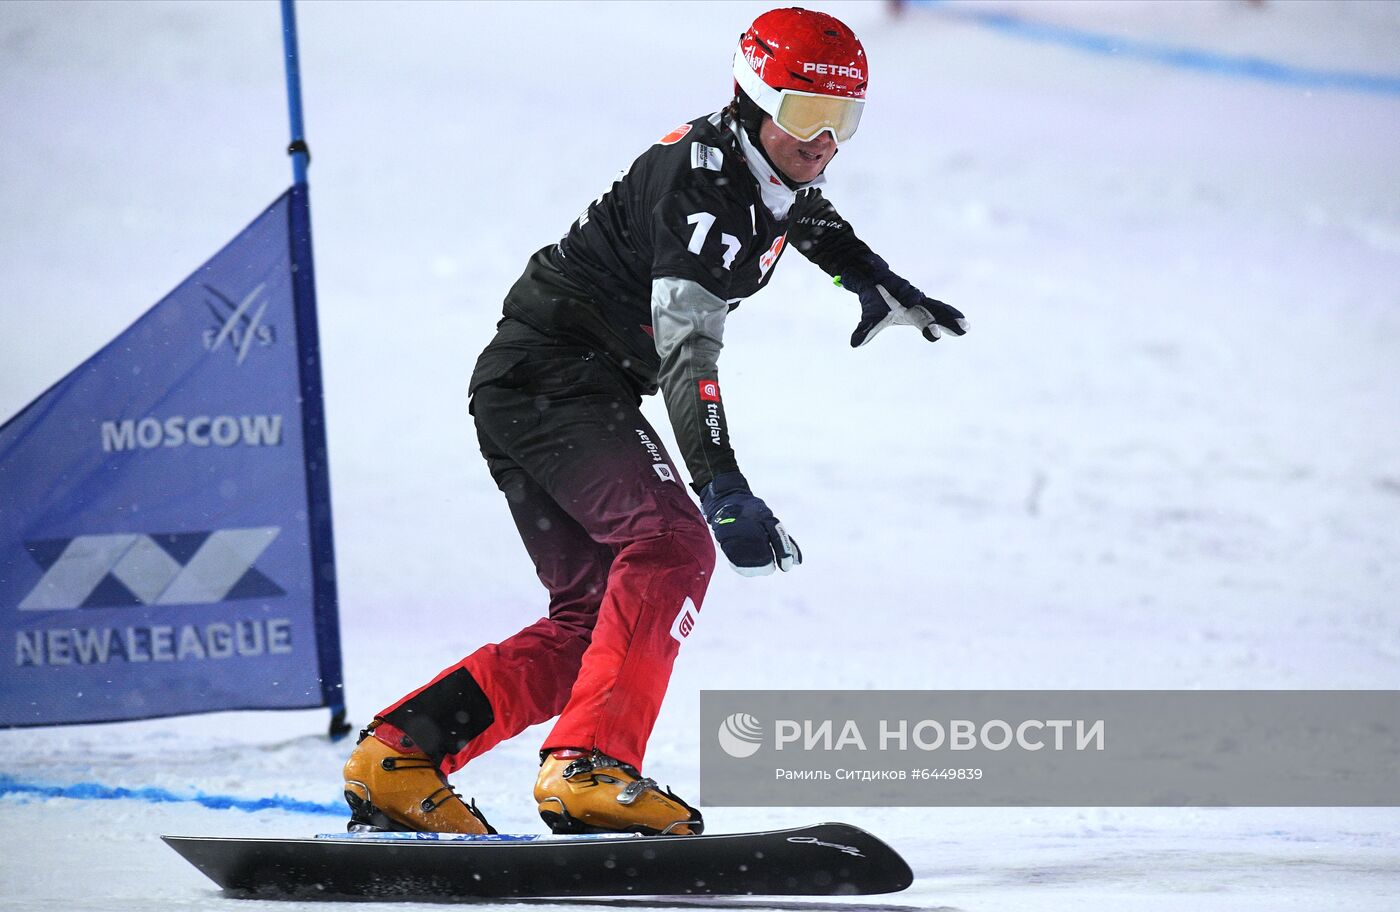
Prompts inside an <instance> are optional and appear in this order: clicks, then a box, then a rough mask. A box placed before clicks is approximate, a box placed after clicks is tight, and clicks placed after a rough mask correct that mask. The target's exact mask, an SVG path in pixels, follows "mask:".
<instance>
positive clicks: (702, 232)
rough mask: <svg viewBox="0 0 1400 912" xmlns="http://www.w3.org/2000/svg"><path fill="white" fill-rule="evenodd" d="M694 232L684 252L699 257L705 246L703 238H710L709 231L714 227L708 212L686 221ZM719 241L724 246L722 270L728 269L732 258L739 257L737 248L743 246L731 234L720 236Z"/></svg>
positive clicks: (732, 262) (698, 213) (732, 261)
mask: <svg viewBox="0 0 1400 912" xmlns="http://www.w3.org/2000/svg"><path fill="white" fill-rule="evenodd" d="M686 222H688V223H689V224H691V225H694V226H695V230H694V231H692V232H691V234H690V243H689V244H687V245H686V248H685V249H686V250H689V251H690V252H691V253H693V254H696V255H699V253H700V251H701V249H703V248H704V246H705V238H707V237H709V236H710V229H711V228H713V227H715V217H714V216H713V215H711V214H710V213H708V212H697V213H695V214H694V215H692V216H689V217H688V218H687V219H686ZM719 241H720V243H721V244H723V245H724V268H725V269H728V268H729V267H731V266H733V265H734V258H735V257H736V256H738V255H739V248H740V247H741V246H743V245H741V244H740V243H739V239H738V238H736V237H735V236H734V235H732V234H721V235H720V236H719Z"/></svg>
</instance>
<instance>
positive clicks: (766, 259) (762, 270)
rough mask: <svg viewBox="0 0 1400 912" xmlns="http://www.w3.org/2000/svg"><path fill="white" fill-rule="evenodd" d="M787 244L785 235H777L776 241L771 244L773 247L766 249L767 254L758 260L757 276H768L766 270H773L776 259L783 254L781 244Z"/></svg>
mask: <svg viewBox="0 0 1400 912" xmlns="http://www.w3.org/2000/svg"><path fill="white" fill-rule="evenodd" d="M785 243H787V234H786V233H784V234H780V235H778V239H777V240H776V241H774V242H773V246H772V247H769V248H768V252H767V253H765V254H764V255H763V256H761V257H759V258H758V274H759V275H760V276H766V275H768V270H770V269H772V268H773V264H774V263H776V262H778V257H780V256H782V254H783V244H785Z"/></svg>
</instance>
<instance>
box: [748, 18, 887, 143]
mask: <svg viewBox="0 0 1400 912" xmlns="http://www.w3.org/2000/svg"><path fill="white" fill-rule="evenodd" d="M868 80H869V75H868V69H867V67H866V61H865V48H863V47H861V44H860V39H859V38H857V37H856V33H855V32H853V31H851V30H850V28H849V27H847V26H846V24H845V23H843V22H842V21H841V20H839V19H837V18H836V17H834V16H828V15H827V14H826V13H816V12H813V11H811V10H805V9H801V8H798V7H789V8H788V9H776V10H770V11H769V12H766V13H764V14H763V15H762V16H759V17H758V18H757V19H755V20H754V23H753V25H751V26H749V30H748V31H747V32H745V33H744V34H743V35H742V36H740V38H739V50H738V51H737V52H736V53H735V55H734V82H735V87H736V89H737V90H738V91H742V92H743V93H744V94H745V95H747V96H748V97H749V98H750V99H751V100H752V101H753V102H754V103H755V104H757V105H758V106H759V107H760V108H762V109H763V110H764V111H765V112H767V113H768V115H769V116H771V117H772V118H773V122H774V123H776V124H777V125H778V126H779V127H780V128H782V129H783V130H784V131H785V132H787V133H789V134H791V135H792V136H795V137H796V138H798V139H800V140H804V141H806V140H810V139H815V138H816V137H818V136H820V135H821V134H822V132H823V131H829V132H830V133H831V135H832V136H833V137H835V139H836V141H837V142H838V143H839V142H845V141H846V140H848V139H850V138H851V137H852V136H853V135H855V132H856V127H857V126H858V125H859V124H860V113H861V110H862V109H863V108H864V107H865V87H866V84H867V82H868Z"/></svg>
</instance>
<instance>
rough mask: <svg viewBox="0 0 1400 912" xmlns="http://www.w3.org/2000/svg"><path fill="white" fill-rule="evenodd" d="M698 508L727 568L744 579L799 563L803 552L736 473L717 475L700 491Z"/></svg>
mask: <svg viewBox="0 0 1400 912" xmlns="http://www.w3.org/2000/svg"><path fill="white" fill-rule="evenodd" d="M700 506H701V508H702V509H703V510H704V511H705V519H706V521H708V522H709V524H710V528H711V529H712V530H714V533H715V541H717V542H719V546H720V548H721V550H723V551H724V556H725V557H726V558H727V559H728V560H729V565H730V566H731V567H733V568H734V569H735V570H737V571H739V572H740V573H742V574H743V575H744V576H765V575H767V574H769V573H772V572H773V567H774V566H775V565H776V566H777V567H779V568H781V569H782V570H784V571H787V570H791V569H792V568H793V567H796V566H797V565H798V564H800V563H802V549H801V548H799V547H797V542H795V541H793V540H792V539H791V538H789V537H788V534H787V532H785V531H784V530H783V524H782V523H780V522H778V518H777V517H776V516H774V515H773V511H772V510H770V509H768V505H767V504H766V503H764V502H763V501H761V500H759V499H758V498H757V497H754V496H753V493H752V492H751V491H749V483H748V482H747V481H745V480H744V476H743V475H741V474H739V473H738V472H723V473H721V474H719V475H716V476H715V477H714V479H712V480H711V481H710V483H709V484H707V485H705V487H704V490H702V491H701V492H700Z"/></svg>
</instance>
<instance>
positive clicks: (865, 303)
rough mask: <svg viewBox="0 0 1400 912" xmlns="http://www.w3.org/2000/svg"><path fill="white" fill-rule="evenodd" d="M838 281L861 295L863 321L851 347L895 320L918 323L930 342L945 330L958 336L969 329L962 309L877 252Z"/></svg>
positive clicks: (912, 323)
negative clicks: (910, 280) (925, 289)
mask: <svg viewBox="0 0 1400 912" xmlns="http://www.w3.org/2000/svg"><path fill="white" fill-rule="evenodd" d="M837 281H838V282H839V283H840V284H841V286H842V287H843V288H849V289H850V290H851V291H854V292H855V293H856V294H857V295H858V296H859V297H860V323H859V325H857V326H856V330H855V332H853V333H851V348H859V347H860V346H862V345H864V344H865V343H867V342H869V341H870V340H871V339H873V338H875V334H876V333H878V332H879V331H880V330H882V329H884V328H885V327H886V326H889V325H890V324H891V323H906V324H908V325H910V326H917V327H918V328H919V329H920V330H922V331H923V334H924V338H925V339H927V340H929V341H930V342H937V341H938V338H939V336H940V335H942V332H941V330H944V329H946V330H948V331H949V332H951V333H952V334H953V335H955V336H961V335H962V334H963V333H965V332H967V320H965V319H964V318H963V315H962V312H961V311H959V310H958V309H957V308H955V307H949V306H948V305H947V304H944V303H943V302H942V301H935V300H934V299H933V298H930V297H928V296H927V295H925V294H924V293H923V292H922V291H920V290H919V289H917V288H915V287H914V286H913V285H910V284H909V283H908V282H907V281H905V280H904V279H901V278H900V277H899V276H897V275H895V274H894V273H893V272H891V271H890V267H889V264H888V263H886V262H885V261H884V260H882V259H881V258H880V257H878V256H876V255H875V254H873V253H872V254H870V255H869V256H868V257H865V258H864V259H863V261H862V262H860V263H858V264H856V266H854V267H852V268H851V269H849V270H847V271H846V272H845V273H842V274H841V275H840V276H839V277H838V278H837Z"/></svg>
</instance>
